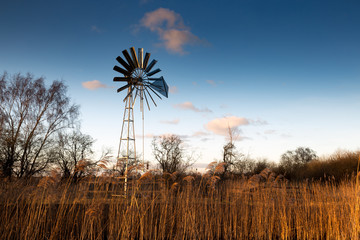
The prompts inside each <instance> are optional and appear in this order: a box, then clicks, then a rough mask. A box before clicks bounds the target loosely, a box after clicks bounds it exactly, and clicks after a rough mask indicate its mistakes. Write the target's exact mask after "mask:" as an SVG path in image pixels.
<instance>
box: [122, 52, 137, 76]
mask: <svg viewBox="0 0 360 240" xmlns="http://www.w3.org/2000/svg"><path fill="white" fill-rule="evenodd" d="M122 53H123V54H124V57H125V58H126V61H128V63H129V65H130V66H131V71H132V70H134V69H135V65H134V63H133V61H132V59H131V57H130V55H129V53H128V51H127V50H126V49H125V50H124V51H122Z"/></svg>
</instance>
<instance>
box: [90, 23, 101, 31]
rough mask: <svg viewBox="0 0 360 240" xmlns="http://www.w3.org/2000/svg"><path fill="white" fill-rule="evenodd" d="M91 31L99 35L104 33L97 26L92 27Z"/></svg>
mask: <svg viewBox="0 0 360 240" xmlns="http://www.w3.org/2000/svg"><path fill="white" fill-rule="evenodd" d="M91 31H92V32H97V33H102V30H101V29H100V28H99V27H98V26H96V25H92V26H91Z"/></svg>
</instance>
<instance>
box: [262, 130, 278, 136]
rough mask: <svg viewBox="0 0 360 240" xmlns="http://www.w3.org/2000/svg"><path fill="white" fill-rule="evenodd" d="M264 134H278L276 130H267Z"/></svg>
mask: <svg viewBox="0 0 360 240" xmlns="http://www.w3.org/2000/svg"><path fill="white" fill-rule="evenodd" d="M264 134H268V135H271V134H276V130H266V131H265V132H264Z"/></svg>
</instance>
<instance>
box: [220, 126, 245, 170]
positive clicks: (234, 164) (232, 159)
mask: <svg viewBox="0 0 360 240" xmlns="http://www.w3.org/2000/svg"><path fill="white" fill-rule="evenodd" d="M227 138H228V141H227V143H226V144H225V145H224V146H223V152H222V162H223V163H224V171H223V175H225V174H226V173H228V172H234V171H235V170H236V169H237V168H239V167H240V166H241V165H242V164H241V163H240V161H241V160H242V158H243V157H244V155H243V154H241V153H239V152H237V151H236V146H235V144H234V142H235V141H236V140H237V139H238V138H239V132H238V131H237V129H236V128H231V127H230V126H228V136H227Z"/></svg>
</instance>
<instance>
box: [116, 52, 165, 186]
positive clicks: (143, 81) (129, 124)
mask: <svg viewBox="0 0 360 240" xmlns="http://www.w3.org/2000/svg"><path fill="white" fill-rule="evenodd" d="M122 53H123V55H124V57H125V60H124V59H123V58H122V57H120V56H118V57H117V58H116V60H117V61H118V62H119V63H120V64H121V66H122V67H123V68H122V67H119V66H117V65H115V66H114V68H113V69H114V70H115V71H117V72H119V73H121V74H122V75H123V77H114V82H124V83H126V84H125V85H124V86H122V87H120V88H119V89H118V90H117V92H118V93H119V92H122V91H124V90H127V93H126V96H125V98H124V100H123V102H125V109H124V117H123V123H122V128H121V136H120V143H119V150H118V155H117V161H121V160H122V161H125V176H124V177H125V185H124V186H125V187H124V190H125V192H126V187H127V170H128V163H129V160H135V159H136V145H135V129H134V111H133V110H134V105H135V102H136V99H137V98H139V99H140V111H141V112H142V133H143V134H142V137H143V139H142V140H143V142H142V143H143V146H142V147H143V163H144V99H145V102H146V105H147V107H148V109H149V110H150V105H149V101H148V99H151V101H152V102H153V104H154V105H155V106H157V105H156V102H155V100H154V98H153V97H152V94H153V95H156V96H157V97H158V98H160V99H162V98H161V96H160V95H162V96H164V97H166V98H167V97H168V90H169V87H168V85H167V84H166V82H165V80H164V77H162V76H161V77H154V75H155V74H157V73H159V72H160V71H161V70H160V69H159V68H157V69H155V70H152V69H153V67H154V66H155V64H156V63H157V61H156V60H155V59H154V60H152V61H151V62H150V63H149V60H150V55H151V54H150V53H146V54H145V57H144V54H143V53H144V50H143V48H139V49H138V54H137V55H136V51H135V48H134V47H131V48H130V54H131V56H130V54H129V52H128V51H127V50H126V49H125V50H124V51H122ZM122 144H123V145H122ZM124 145H125V146H124ZM124 147H126V148H125V149H126V151H125V154H124V155H123V156H121V157H120V151H121V150H124V149H123V148H124ZM131 149H133V152H131Z"/></svg>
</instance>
